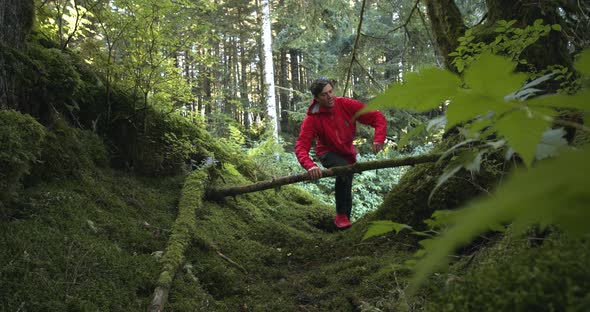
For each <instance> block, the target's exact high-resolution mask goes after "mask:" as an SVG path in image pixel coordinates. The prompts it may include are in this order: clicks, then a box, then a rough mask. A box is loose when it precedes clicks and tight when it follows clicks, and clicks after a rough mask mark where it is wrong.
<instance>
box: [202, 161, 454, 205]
mask: <svg viewBox="0 0 590 312" xmlns="http://www.w3.org/2000/svg"><path fill="white" fill-rule="evenodd" d="M441 156H442V154H428V155H420V156H414V157H405V158H397V159H386V160H374V161H368V162H363V163H356V164H353V165H348V166H340V167H333V168H330V169H325V170H322V178H328V177H333V176H337V175H344V174H349V173H360V172H363V171H366V170H375V169H382V168H393V167H402V166H412V165H417V164H422V163H429V162H435V161H437V160H438V159H439V158H440V157H441ZM307 180H309V174H308V173H307V172H304V173H301V174H297V175H290V176H286V177H280V178H277V179H272V180H266V181H260V182H256V183H254V184H249V185H242V186H231V187H225V188H210V189H208V190H207V191H206V192H205V198H206V199H208V200H221V199H223V198H224V197H226V196H235V195H239V194H245V193H252V192H257V191H262V190H267V189H270V188H276V187H279V186H283V185H287V184H293V183H297V182H302V181H307Z"/></svg>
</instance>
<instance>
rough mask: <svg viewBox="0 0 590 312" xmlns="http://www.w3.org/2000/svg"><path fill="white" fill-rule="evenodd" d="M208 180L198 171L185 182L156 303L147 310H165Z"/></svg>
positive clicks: (162, 260)
mask: <svg viewBox="0 0 590 312" xmlns="http://www.w3.org/2000/svg"><path fill="white" fill-rule="evenodd" d="M206 177H207V174H206V173H204V172H203V171H199V172H194V173H193V174H192V175H191V176H189V177H188V178H187V180H186V182H185V185H184V187H183V190H182V195H181V198H180V203H179V205H178V206H179V209H178V216H177V218H176V221H174V225H173V226H172V233H171V235H170V239H169V240H168V244H167V246H166V251H165V252H164V254H163V256H162V258H161V259H160V263H161V264H162V271H161V272H160V276H159V278H158V282H157V285H158V286H157V287H156V289H155V290H154V293H153V295H152V301H151V303H150V305H149V307H148V309H147V311H148V312H162V311H163V310H164V305H165V304H166V301H167V300H168V292H169V291H170V287H171V285H172V281H173V279H174V276H175V275H176V271H178V269H179V268H180V266H181V265H182V263H183V262H184V253H185V250H186V248H187V247H188V245H189V243H190V241H191V238H192V236H193V235H194V230H195V226H196V209H197V208H198V207H200V206H201V204H202V200H203V198H202V197H203V189H204V183H205V182H204V181H205V180H206Z"/></svg>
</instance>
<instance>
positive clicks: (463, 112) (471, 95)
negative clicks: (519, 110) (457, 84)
mask: <svg viewBox="0 0 590 312" xmlns="http://www.w3.org/2000/svg"><path fill="white" fill-rule="evenodd" d="M514 106H515V104H514V102H508V101H504V99H503V97H491V96H488V95H484V94H478V93H475V92H473V91H472V90H461V91H459V92H458V93H457V94H456V95H455V99H454V100H453V101H451V103H450V104H449V106H448V107H447V112H446V115H447V125H446V128H447V129H450V128H452V127H453V126H456V125H458V124H461V123H463V122H466V121H469V120H471V119H473V118H475V117H477V116H484V115H486V114H487V113H488V112H491V113H494V114H496V115H500V114H502V113H504V112H507V111H509V110H511V109H512V108H513V107H514Z"/></svg>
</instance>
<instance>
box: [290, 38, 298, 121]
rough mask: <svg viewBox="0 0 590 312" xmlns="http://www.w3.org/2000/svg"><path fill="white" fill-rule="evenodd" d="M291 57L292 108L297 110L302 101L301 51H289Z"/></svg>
mask: <svg viewBox="0 0 590 312" xmlns="http://www.w3.org/2000/svg"><path fill="white" fill-rule="evenodd" d="M289 57H290V59H291V86H292V88H293V90H294V92H293V97H292V98H291V107H292V109H293V110H297V109H298V107H297V103H298V102H299V101H300V100H301V97H300V96H299V91H301V82H300V81H299V51H297V50H295V49H291V50H289Z"/></svg>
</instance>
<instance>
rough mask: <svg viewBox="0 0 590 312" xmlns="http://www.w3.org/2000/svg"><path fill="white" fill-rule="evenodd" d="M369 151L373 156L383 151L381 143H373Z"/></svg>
mask: <svg viewBox="0 0 590 312" xmlns="http://www.w3.org/2000/svg"><path fill="white" fill-rule="evenodd" d="M371 149H372V150H373V154H377V153H379V151H381V150H382V149H383V143H373V146H372V147H371Z"/></svg>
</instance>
